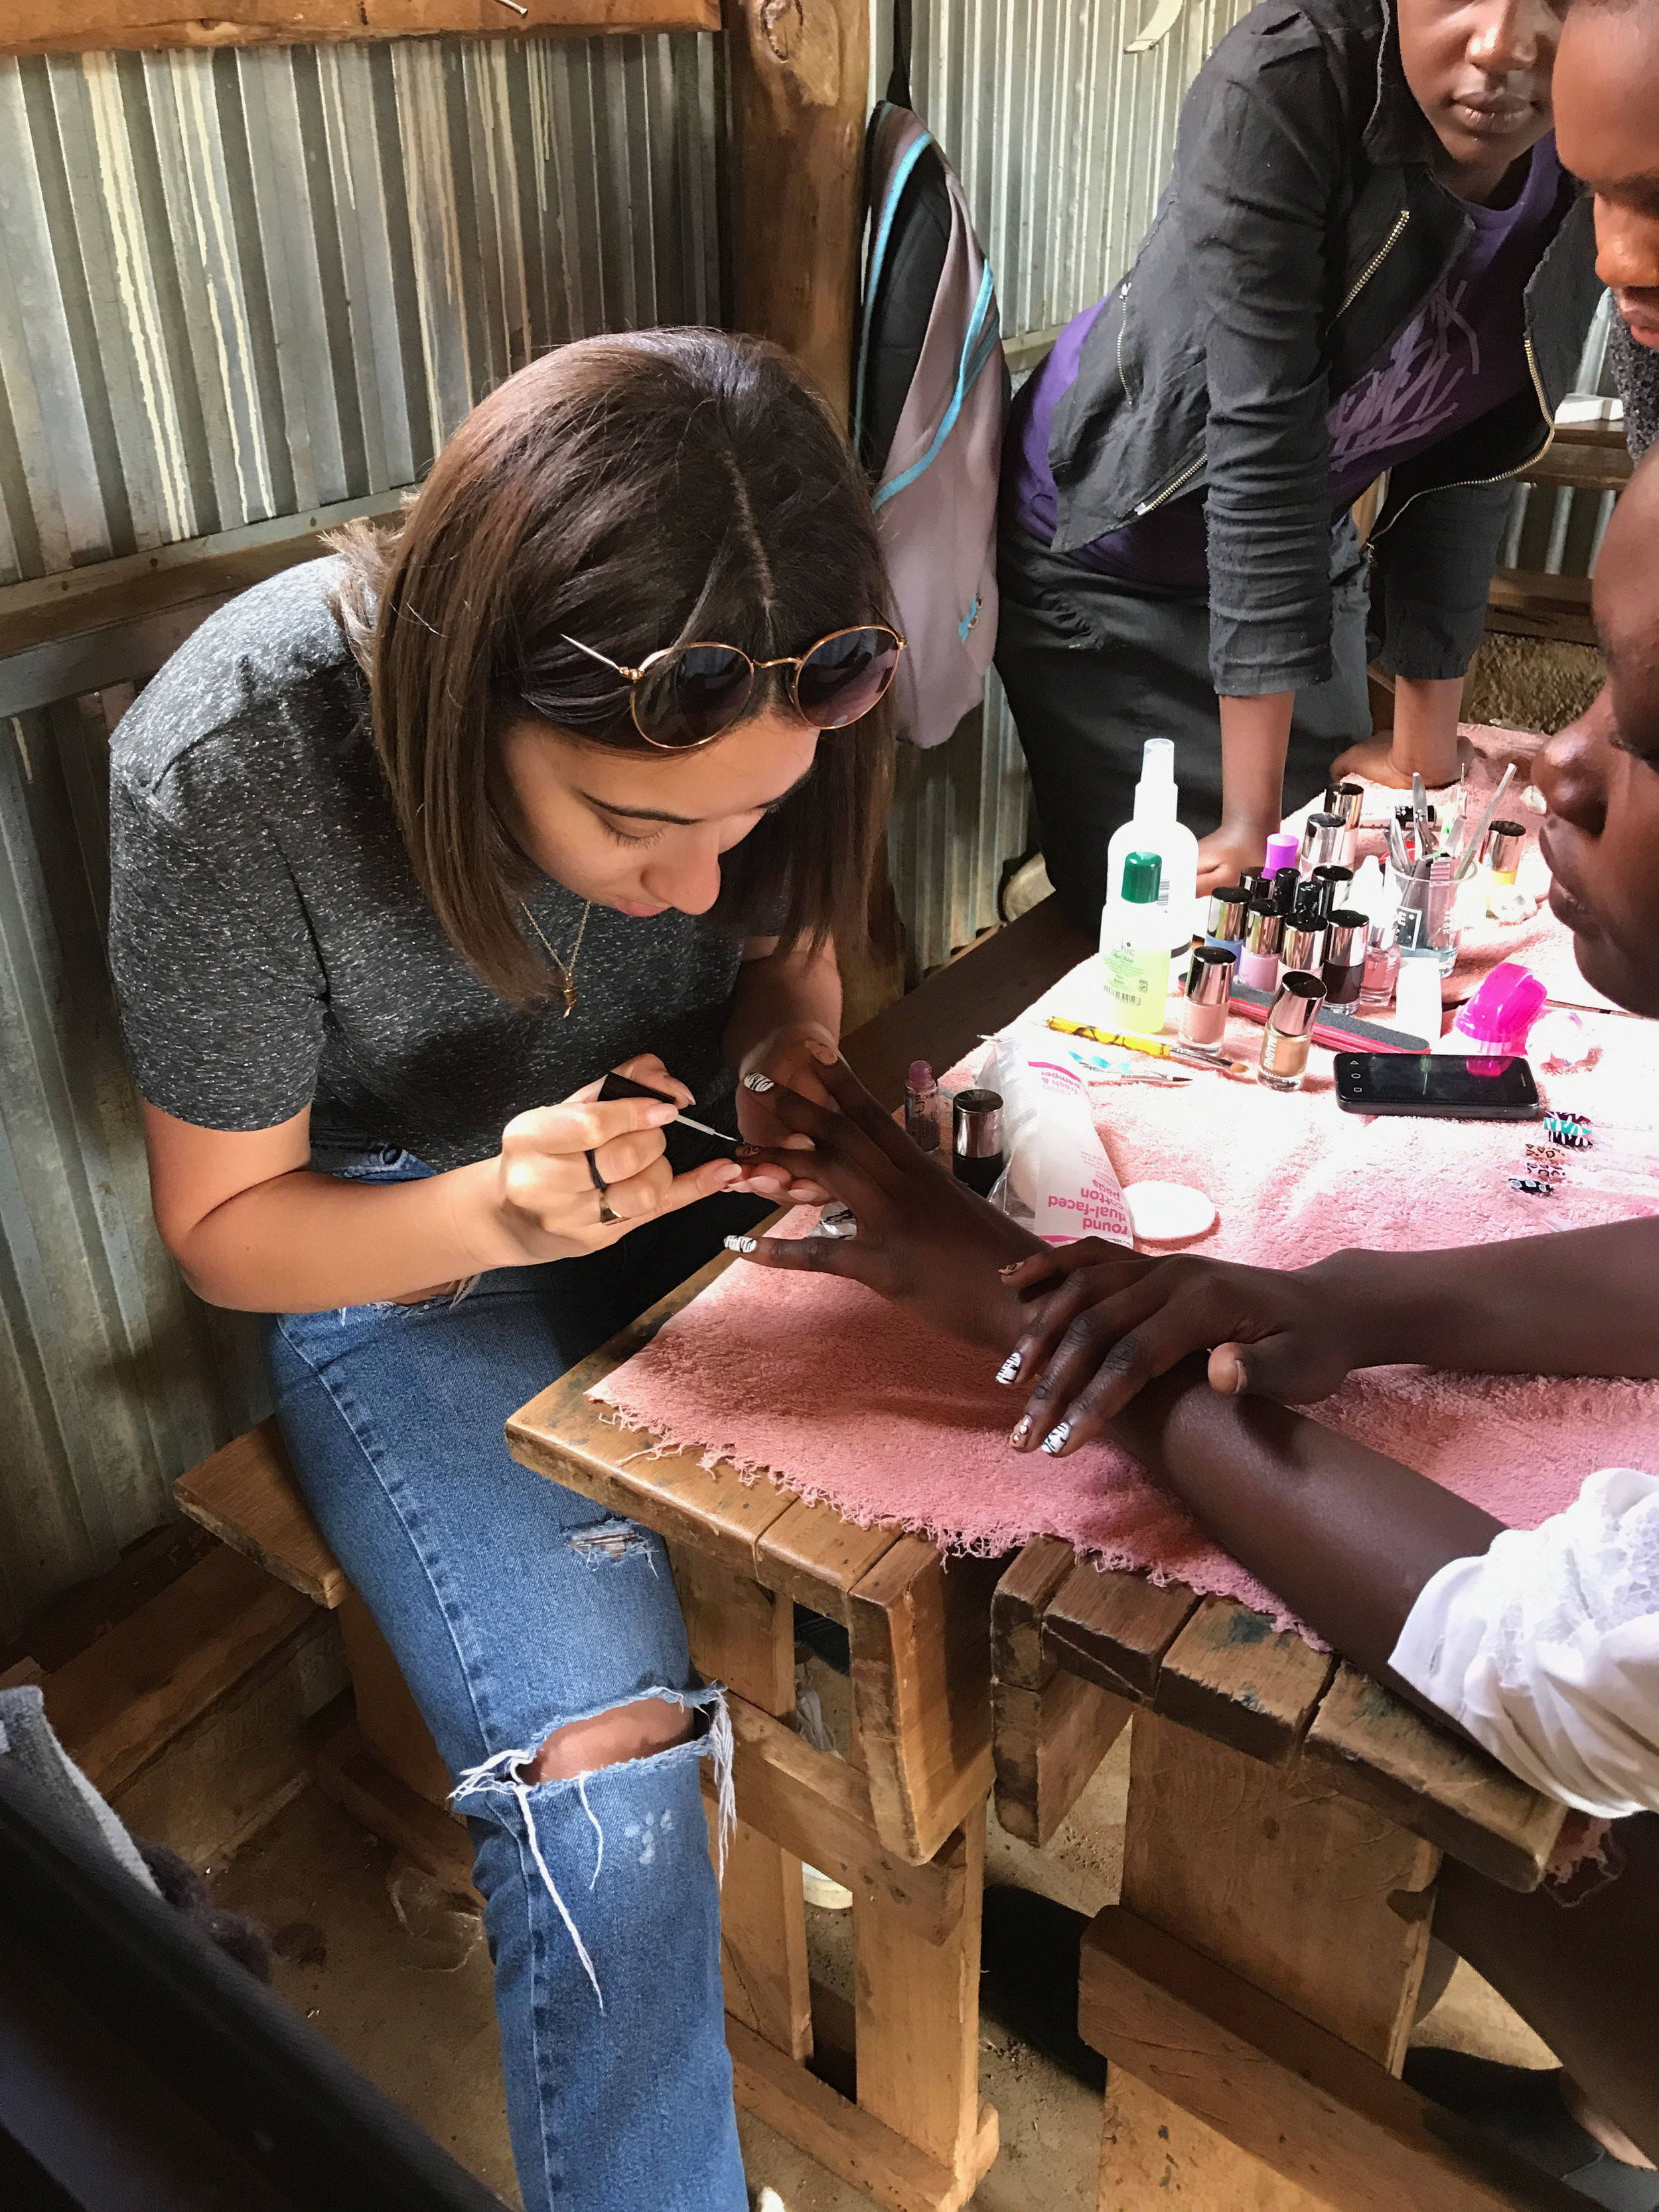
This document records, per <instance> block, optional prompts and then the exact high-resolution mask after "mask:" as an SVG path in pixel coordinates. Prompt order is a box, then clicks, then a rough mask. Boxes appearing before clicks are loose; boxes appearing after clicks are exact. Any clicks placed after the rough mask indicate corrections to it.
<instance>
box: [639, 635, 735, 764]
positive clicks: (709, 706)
mask: <svg viewBox="0 0 1659 2212" xmlns="http://www.w3.org/2000/svg"><path fill="white" fill-rule="evenodd" d="M754 684H755V671H754V669H753V668H752V667H751V666H750V663H749V661H748V659H746V658H745V656H744V654H743V653H739V652H738V649H737V647H735V646H731V645H688V646H687V647H686V648H685V650H684V652H683V653H675V654H674V655H673V656H672V657H671V659H666V660H664V661H661V662H659V664H658V665H657V666H656V667H655V668H653V669H652V670H651V671H649V672H648V673H647V674H646V675H644V676H642V677H641V678H640V680H639V682H638V684H636V685H635V690H634V719H635V722H636V723H637V724H638V726H639V728H640V731H641V734H642V735H644V736H645V737H647V738H650V739H651V741H652V743H653V744H659V745H702V744H708V740H709V738H717V737H718V736H719V735H720V732H721V731H722V730H728V729H730V728H731V726H732V723H733V722H735V721H736V720H738V716H739V715H740V714H742V712H743V710H744V708H745V707H746V706H747V705H748V703H749V694H750V691H751V690H753V689H754Z"/></svg>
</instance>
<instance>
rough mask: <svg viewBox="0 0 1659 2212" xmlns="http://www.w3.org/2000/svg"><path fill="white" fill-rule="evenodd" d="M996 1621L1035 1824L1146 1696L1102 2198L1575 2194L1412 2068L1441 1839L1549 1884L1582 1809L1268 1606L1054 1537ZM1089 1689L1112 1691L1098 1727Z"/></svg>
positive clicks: (1007, 1716) (1142, 2204)
mask: <svg viewBox="0 0 1659 2212" xmlns="http://www.w3.org/2000/svg"><path fill="white" fill-rule="evenodd" d="M992 1623H993V1630H992V1648H993V1653H994V1667H995V1672H996V1678H997V1679H996V1685H995V1688H994V1713H995V1716H996V1726H997V1731H998V1736H997V1743H996V1747H995V1759H996V1768H997V1790H998V1807H999V1810H1000V1812H1001V1813H1002V1814H1003V1817H1004V1818H1005V1819H1006V1820H1008V1822H1009V1825H1010V1826H1014V1827H1015V1828H1016V1831H1017V1832H1020V1833H1024V1834H1028V1835H1030V1837H1031V1838H1032V1840H1034V1841H1039V1842H1041V1841H1044V1840H1046V1839H1047V1837H1048V1835H1049V1834H1051V1833H1052V1832H1053V1828H1054V1826H1055V1825H1056V1824H1057V1822H1058V1820H1060V1819H1062V1818H1063V1817H1064V1814H1065V1811H1066V1808H1068V1807H1069V1805H1070V1803H1071V1802H1073V1799H1074V1798H1075V1796H1076V1794H1077V1792H1078V1791H1079V1790H1080V1789H1081V1788H1082V1786H1083V1784H1084V1783H1085V1782H1086V1781H1087V1779H1088V1777H1089V1774H1090V1773H1091V1771H1093V1769H1092V1765H1091V1764H1090V1759H1089V1754H1090V1753H1091V1751H1092V1750H1097V1749H1099V1748H1100V1747H1102V1746H1103V1744H1105V1743H1107V1742H1109V1741H1110V1739H1111V1737H1112V1736H1113V1735H1115V1734H1116V1732H1117V1729H1119V1728H1121V1725H1122V1719H1123V1717H1125V1716H1126V1715H1127V1714H1129V1713H1131V1712H1133V1726H1134V1734H1133V1741H1132V1745H1131V1760H1130V1783H1129V1801H1128V1816H1127V1826H1126V1831H1125V1838H1124V1863H1123V1881H1122V1888H1121V1899H1120V1902H1119V1904H1118V1905H1115V1906H1114V1907H1112V1908H1110V1909H1109V1911H1106V1912H1105V1913H1103V1914H1102V1915H1101V1916H1100V1917H1099V1918H1098V1919H1097V1921H1096V1923H1094V1926H1093V1927H1092V1929H1091V1931H1090V1934H1089V1936H1088V1937H1087V1938H1086V1939H1085V1950H1084V1962H1083V1977H1082V1989H1081V1992H1080V2014H1079V2019H1080V2024H1081V2027H1082V2029H1083V2033H1084V2034H1085V2036H1086V2037H1087V2039H1089V2041H1090V2042H1091V2043H1092V2044H1093V2045H1095V2046H1096V2047H1097V2049H1099V2050H1101V2051H1104V2052H1105V2054H1106V2056H1107V2057H1108V2058H1109V2059H1110V2060H1111V2061H1112V2062H1113V2064H1112V2073H1111V2078H1110V2081H1109V2087H1108V2092H1107V2100H1106V2111H1105V2123H1104V2127H1103V2139H1102V2146H1101V2163H1100V2170H1099V2176H1098V2203H1099V2206H1100V2212H1153V2208H1154V2207H1157V2208H1160V2209H1161V2208H1164V2207H1167V2206H1168V2205H1169V2204H1170V2203H1171V2202H1172V2201H1178V2200H1181V2199H1183V2198H1184V2199H1185V2200H1187V2201H1188V2202H1190V2203H1192V2204H1194V2206H1195V2207H1196V2206H1202V2207H1204V2208H1206V2212H1208V2208H1210V2207H1212V2206H1215V2207H1219V2206H1223V2205H1225V2206H1226V2207H1228V2208H1230V2212H1231V2208H1239V2212H1314V2208H1315V2207H1317V2206H1336V2207H1338V2208H1339V2212H1393V2208H1395V2207H1397V2206H1399V2205H1401V2204H1404V2203H1411V2204H1413V2205H1414V2206H1417V2207H1419V2212H1497V2208H1498V2206H1500V2205H1507V2204H1510V2203H1522V2202H1524V2203H1531V2204H1536V2205H1537V2206H1538V2207H1539V2208H1540V2212H1567V2208H1568V2206H1569V2205H1570V2203H1571V2191H1564V2190H1562V2189H1561V2187H1560V2185H1559V2184H1552V2183H1548V2182H1547V2181H1546V2180H1545V2179H1544V2178H1543V2177H1541V2176H1538V2175H1537V2174H1535V2173H1534V2172H1531V2171H1530V2170H1527V2169H1522V2167H1521V2166H1519V2165H1518V2164H1515V2165H1512V2166H1511V2165H1507V2164H1506V2163H1505V2161H1504V2160H1502V2159H1501V2158H1495V2155H1494V2154H1492V2153H1491V2151H1490V2148H1489V2147H1488V2146H1485V2145H1483V2144H1481V2143H1479V2142H1475V2141H1474V2140H1473V2139H1472V2138H1471V2137H1470V2136H1468V2131H1467V2130H1462V2131H1460V2129H1459V2126H1458V2124H1457V2123H1455V2121H1453V2120H1452V2119H1451V2118H1450V2116H1449V2115H1448V2114H1445V2113H1443V2112H1437V2111H1435V2110H1434V2108H1433V2107H1431V2106H1428V2105H1427V2104H1426V2102H1425V2100H1423V2099H1422V2098H1420V2097H1418V2096H1417V2095H1416V2094H1415V2093H1413V2091H1411V2090H1410V2089H1408V2088H1407V2087H1406V2086H1405V2084H1404V2083H1403V2082H1402V2081H1400V2080H1399V2078H1398V2076H1399V2073H1400V2069H1401V2064H1402V2063H1403V2060H1404V2057H1405V2051H1406V2046H1407V2040H1408V2039H1409V2036H1410V2033H1411V2028H1412V2025H1413V2018H1414V2015H1415V2008H1416V2002H1417V1996H1418V1990H1419V1984H1420V1982H1421V1978H1422V1972H1423V1962H1424V1958H1425V1953H1426V1949H1427V1945H1428V1941H1429V1936H1430V1932H1431V1923H1432V1915H1433V1898H1434V1881H1435V1877H1436V1875H1437V1870H1438V1868H1439V1864H1440V1859H1441V1856H1442V1853H1443V1852H1445V1851H1449V1852H1452V1853H1453V1854H1454V1855H1455V1856H1456V1857H1459V1858H1462V1859H1463V1860H1465V1861H1466V1862H1467V1863H1468V1864H1470V1865H1472V1866H1474V1867H1476V1868H1478V1869H1480V1872H1481V1873H1483V1874H1485V1875H1488V1876H1489V1877H1490V1878H1492V1880H1494V1881H1500V1882H1503V1883H1505V1884H1506V1885H1508V1886H1509V1887H1513V1888H1516V1889H1522V1890H1524V1889H1530V1888H1533V1887H1536V1885H1537V1884H1538V1882H1539V1881H1541V1879H1542V1878H1543V1875H1544V1872H1545V1869H1546V1868H1547V1864H1548V1861H1549V1857H1550V1854H1551V1851H1552V1850H1553V1848H1554V1845H1555V1842H1556V1839H1557V1838H1558V1836H1559V1831H1560V1826H1561V1822H1562V1820H1563V1818H1564V1812H1563V1808H1562V1807H1560V1806H1559V1804H1556V1803H1554V1802H1553V1801H1551V1800H1549V1799H1547V1798H1544V1797H1541V1796H1538V1795H1537V1793H1535V1792H1534V1791H1533V1790H1528V1788H1527V1787H1526V1786H1525V1785H1524V1784H1522V1783H1520V1782H1517V1781H1516V1779H1515V1778H1514V1777H1513V1776H1512V1775H1510V1774H1507V1773H1505V1772H1504V1770H1503V1769H1502V1768H1501V1767H1499V1766H1498V1765H1497V1763H1496V1762H1495V1761H1494V1760H1492V1759H1489V1758H1487V1757H1486V1754H1485V1753H1482V1752H1480V1751H1478V1750H1476V1749H1474V1747H1472V1746H1470V1745H1468V1744H1467V1743H1465V1742H1463V1741H1462V1740H1461V1739H1459V1738H1456V1737H1454V1736H1452V1735H1450V1734H1449V1732H1448V1731H1446V1730H1444V1729H1440V1728H1437V1726H1436V1725H1435V1724H1434V1723H1432V1722H1431V1720H1429V1719H1428V1718H1427V1717H1425V1716H1424V1715H1423V1714H1421V1713H1419V1712H1418V1711H1415V1710H1414V1709H1413V1708H1412V1707H1410V1706H1407V1705H1404V1704H1402V1703H1401V1701H1400V1700H1399V1699H1396V1698H1395V1697H1394V1696H1393V1694H1392V1693H1391V1692H1389V1691H1388V1690H1385V1689H1384V1688H1383V1686H1381V1685H1380V1684H1378V1683H1376V1682H1373V1681H1370V1680H1368V1679H1367V1678H1366V1677H1365V1676H1364V1675H1362V1674H1358V1672H1357V1671H1356V1670H1355V1669H1354V1668H1351V1667H1348V1666H1346V1665H1345V1664H1344V1663H1342V1662H1340V1661H1339V1660H1337V1659H1336V1658H1334V1657H1333V1656H1330V1655H1328V1654H1325V1653H1322V1652H1318V1651H1315V1650H1312V1649H1311V1648H1310V1646H1309V1645H1308V1644H1305V1643H1304V1642H1303V1641H1302V1639H1301V1638H1299V1637H1297V1636H1290V1635H1282V1634H1279V1633H1278V1632H1275V1630H1274V1629H1273V1625H1272V1623H1271V1622H1270V1621H1268V1620H1266V1619H1264V1618H1263V1616H1262V1615H1261V1614H1259V1613H1252V1612H1250V1611H1249V1608H1248V1607H1243V1606H1241V1605H1239V1604H1237V1602H1236V1601H1233V1600H1231V1599H1224V1598H1200V1596H1198V1595H1196V1594H1195V1593H1194V1591H1192V1590H1189V1589H1184V1588H1182V1587H1181V1586H1180V1585H1172V1586H1170V1587H1169V1588H1167V1589H1158V1588H1157V1587H1155V1586H1154V1585H1153V1584H1152V1583H1150V1582H1148V1581H1147V1580H1146V1578H1145V1577H1141V1576H1138V1575H1131V1574H1117V1573H1110V1572H1108V1573H1102V1572H1099V1571H1097V1570H1096V1569H1095V1568H1094V1567H1093V1566H1092V1565H1087V1564H1083V1563H1079V1562H1078V1561H1077V1560H1076V1559H1074V1558H1073V1555H1072V1553H1071V1551H1070V1547H1068V1546H1066V1545H1064V1544H1062V1543H1060V1542H1059V1541H1058V1540H1056V1539H1053V1538H1046V1537H1045V1538H1039V1539H1037V1540H1036V1541H1035V1542H1033V1543H1031V1544H1029V1545H1028V1546H1027V1547H1025V1549H1024V1552H1023V1553H1021V1555H1020V1557H1019V1559H1018V1560H1017V1561H1016V1562H1015V1563H1014V1565H1013V1566H1012V1568H1011V1569H1010V1570H1009V1571H1008V1573H1007V1574H1006V1576H1005V1577H1003V1580H1002V1582H1001V1583H1000V1585H999V1588H998V1589H997V1592H996V1595H995V1597H994V1601H993V1607H992ZM1074 1681H1081V1682H1084V1683H1085V1684H1087V1685H1089V1686H1091V1687H1092V1688H1093V1689H1094V1690H1095V1692H1097V1695H1098V1697H1099V1698H1101V1699H1104V1700H1109V1703H1108V1704H1105V1705H1101V1706H1099V1707H1097V1708H1096V1709H1095V1720H1094V1723H1093V1734H1092V1736H1091V1735H1090V1734H1089V1731H1088V1729H1085V1727H1084V1726H1083V1724H1082V1723H1080V1722H1079V1718H1078V1714H1079V1707H1078V1705H1077V1703H1076V1698H1075V1692H1074V1691H1073V1689H1072V1688H1071V1684H1072V1683H1073V1682H1074ZM1095 1763H1096V1764H1097V1763H1098V1762H1097V1760H1096V1761H1095ZM1523 2182H1524V2185H1525V2188H1526V2189H1527V2190H1529V2191H1531V2194H1524V2193H1522V2184H1523ZM1511 2192H1514V2193H1511Z"/></svg>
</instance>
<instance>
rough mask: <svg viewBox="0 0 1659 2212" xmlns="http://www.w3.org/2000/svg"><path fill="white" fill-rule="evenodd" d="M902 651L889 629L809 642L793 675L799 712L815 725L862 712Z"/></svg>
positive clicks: (830, 726)
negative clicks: (806, 651)
mask: <svg viewBox="0 0 1659 2212" xmlns="http://www.w3.org/2000/svg"><path fill="white" fill-rule="evenodd" d="M902 651H903V647H902V646H901V645H900V643H899V641H898V640H897V638H896V637H895V636H894V635H893V633H892V631H891V630H890V629H880V628H879V627H877V626H874V625H872V627H871V628H870V629H847V630H843V631H842V633H841V635H840V636H839V637H827V638H825V639H824V641H823V644H822V645H815V646H814V647H813V648H812V650H811V653H808V654H807V656H806V658H805V660H803V661H802V663H801V665H800V672H799V675H798V676H797V677H796V678H795V698H796V702H797V703H798V704H799V708H800V711H801V713H802V714H804V715H805V717H806V720H808V721H809V722H816V723H817V726H818V727H819V729H821V730H838V729H840V728H841V727H842V726H843V724H845V723H848V722H856V721H857V720H858V719H859V717H860V715H861V714H868V713H869V711H870V709H871V708H872V707H873V706H874V705H875V703H876V702H877V700H878V699H879V698H880V697H881V696H882V694H883V693H884V691H885V690H886V689H887V687H888V685H889V684H890V683H891V682H892V680H893V677H894V674H895V672H896V670H897V668H898V664H899V654H900V653H902Z"/></svg>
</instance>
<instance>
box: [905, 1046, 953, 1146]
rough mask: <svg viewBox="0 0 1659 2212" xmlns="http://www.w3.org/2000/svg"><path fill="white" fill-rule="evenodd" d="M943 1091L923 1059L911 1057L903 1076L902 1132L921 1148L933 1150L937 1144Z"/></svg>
mask: <svg viewBox="0 0 1659 2212" xmlns="http://www.w3.org/2000/svg"><path fill="white" fill-rule="evenodd" d="M944 1095H945V1094H944V1093H943V1091H940V1089H939V1085H938V1082H937V1081H936V1080H935V1079H934V1075H933V1069H932V1068H931V1067H930V1066H928V1065H927V1061H926V1060H912V1061H911V1062H910V1072H909V1073H908V1075H907V1076H906V1077H905V1079H904V1133H905V1134H906V1136H908V1138H909V1139H910V1140H911V1142H912V1143H913V1144H915V1145H917V1146H920V1147H921V1150H922V1151H923V1152H938V1150H939V1120H940V1115H939V1107H940V1104H941V1103H942V1101H943V1098H944Z"/></svg>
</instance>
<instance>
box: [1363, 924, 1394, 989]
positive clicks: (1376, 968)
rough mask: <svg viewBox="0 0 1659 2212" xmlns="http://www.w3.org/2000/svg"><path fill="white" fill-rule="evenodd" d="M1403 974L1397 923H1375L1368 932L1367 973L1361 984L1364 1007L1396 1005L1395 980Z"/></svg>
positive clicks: (1366, 936)
mask: <svg viewBox="0 0 1659 2212" xmlns="http://www.w3.org/2000/svg"><path fill="white" fill-rule="evenodd" d="M1399 973H1400V947H1399V946H1398V945H1396V944H1395V941H1394V923H1393V921H1392V920H1389V921H1373V922H1372V923H1371V924H1370V927H1368V928H1367V930H1366V932H1365V973H1364V977H1363V978H1362V980H1361V981H1360V985H1359V1003H1360V1005H1361V1006H1391V1005H1392V1004H1393V1003H1394V986H1395V977H1396V976H1397V975H1399Z"/></svg>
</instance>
